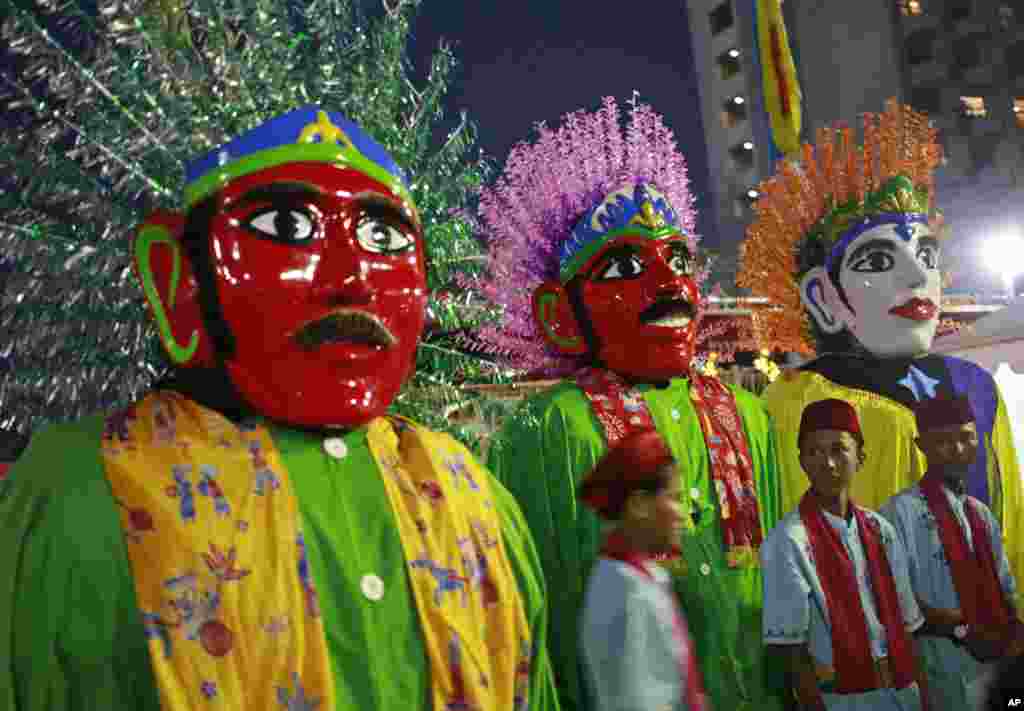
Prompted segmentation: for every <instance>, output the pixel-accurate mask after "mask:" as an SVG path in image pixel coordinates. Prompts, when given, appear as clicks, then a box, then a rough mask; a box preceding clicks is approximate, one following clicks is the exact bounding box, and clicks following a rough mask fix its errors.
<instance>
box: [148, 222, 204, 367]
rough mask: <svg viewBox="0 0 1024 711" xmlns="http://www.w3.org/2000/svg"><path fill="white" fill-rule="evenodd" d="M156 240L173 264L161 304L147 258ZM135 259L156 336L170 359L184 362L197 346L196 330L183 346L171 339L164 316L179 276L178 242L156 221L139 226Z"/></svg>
mask: <svg viewBox="0 0 1024 711" xmlns="http://www.w3.org/2000/svg"><path fill="white" fill-rule="evenodd" d="M156 244H166V245H167V246H168V247H170V248H171V252H172V253H173V254H174V265H173V267H172V271H171V283H170V284H169V285H168V288H167V305H166V307H165V306H164V302H163V299H162V298H161V297H160V292H159V290H158V289H157V288H156V278H155V275H154V274H153V265H152V261H151V259H150V255H151V252H152V248H153V246H154V245H156ZM135 263H136V265H137V266H138V272H139V281H141V282H142V291H143V293H144V294H145V295H146V301H148V302H149V305H150V307H151V308H152V310H153V318H154V319H155V320H156V326H157V330H158V331H159V332H160V340H161V341H162V342H163V344H164V349H165V350H166V351H167V355H168V356H170V358H171V361H172V362H174V363H175V364H176V365H184V364H185V363H188V362H189V361H190V360H192V357H193V356H194V355H195V353H196V350H197V349H198V348H199V332H198V331H193V332H192V336H191V337H190V338H189V342H188V345H187V346H182V345H180V344H179V343H178V342H177V341H176V340H174V332H173V331H172V330H171V322H170V320H169V319H168V317H167V313H168V311H169V310H170V309H173V308H174V299H175V294H176V293H177V290H178V279H180V278H181V245H180V244H178V241H177V240H176V239H174V238H173V237H172V236H171V233H170V232H168V230H167V228H166V227H161V226H159V225H148V226H146V227H143V228H142V229H141V230H139V234H138V237H136V238H135Z"/></svg>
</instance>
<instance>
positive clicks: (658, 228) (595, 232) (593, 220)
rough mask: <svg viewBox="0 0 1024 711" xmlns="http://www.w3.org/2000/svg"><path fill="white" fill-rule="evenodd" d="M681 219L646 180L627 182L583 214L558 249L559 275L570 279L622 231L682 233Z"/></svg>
mask: <svg viewBox="0 0 1024 711" xmlns="http://www.w3.org/2000/svg"><path fill="white" fill-rule="evenodd" d="M680 231H681V228H680V226H679V218H678V217H677V216H676V212H675V210H673V209H672V206H671V205H669V204H668V200H667V199H665V196H664V195H662V194H661V193H660V192H658V190H657V189H656V188H655V187H654V186H653V185H651V184H650V183H647V182H643V181H641V182H638V183H636V184H635V185H624V186H623V187H621V188H618V189H617V190H613V191H612V192H610V193H608V195H606V196H605V197H604V199H603V200H602V201H601V202H600V203H598V204H597V205H595V206H594V207H592V208H591V209H590V210H588V211H587V212H586V213H584V214H583V217H581V218H580V219H579V221H578V222H577V223H576V226H575V227H573V229H572V232H571V233H570V235H569V238H568V239H567V240H566V241H565V242H563V243H562V247H561V251H560V252H559V257H558V264H559V277H560V279H561V281H562V282H563V283H564V282H568V281H569V280H570V279H572V278H573V276H575V275H576V273H577V272H578V271H579V268H580V267H581V266H583V264H584V263H586V261H587V260H588V259H590V257H592V256H593V255H594V254H595V253H596V252H597V251H598V250H599V249H601V247H603V246H604V245H605V244H607V243H608V241H609V240H612V239H614V238H615V237H618V236H619V235H622V234H634V233H638V232H648V233H650V236H652V237H655V238H657V237H662V236H667V235H670V234H679V233H680Z"/></svg>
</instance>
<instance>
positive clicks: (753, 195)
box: [747, 188, 761, 200]
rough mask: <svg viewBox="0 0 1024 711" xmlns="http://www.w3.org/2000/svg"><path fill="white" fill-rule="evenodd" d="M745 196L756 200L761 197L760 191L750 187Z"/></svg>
mask: <svg viewBox="0 0 1024 711" xmlns="http://www.w3.org/2000/svg"><path fill="white" fill-rule="evenodd" d="M747 197H748V198H750V199H751V200H757V199H758V198H759V197H761V193H759V192H758V191H757V190H755V189H754V188H751V189H750V190H748V191H747Z"/></svg>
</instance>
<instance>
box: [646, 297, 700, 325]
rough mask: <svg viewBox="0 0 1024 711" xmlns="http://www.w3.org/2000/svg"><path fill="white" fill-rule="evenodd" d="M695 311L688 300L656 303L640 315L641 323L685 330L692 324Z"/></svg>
mask: <svg viewBox="0 0 1024 711" xmlns="http://www.w3.org/2000/svg"><path fill="white" fill-rule="evenodd" d="M694 315H695V309H694V308H693V304H691V303H690V302H689V301H687V300H686V299H668V300H664V301H656V302H654V303H653V304H651V305H650V306H648V307H647V308H646V309H644V311H643V313H641V314H640V322H641V323H643V324H646V325H648V326H664V327H667V328H684V327H686V326H688V325H689V324H690V321H692V320H693V317H694Z"/></svg>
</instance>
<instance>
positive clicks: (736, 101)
mask: <svg viewBox="0 0 1024 711" xmlns="http://www.w3.org/2000/svg"><path fill="white" fill-rule="evenodd" d="M744 101H746V99H744V98H743V97H742V96H734V97H732V103H734V104H736V105H737V106H740V105H742V104H743V102H744Z"/></svg>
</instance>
